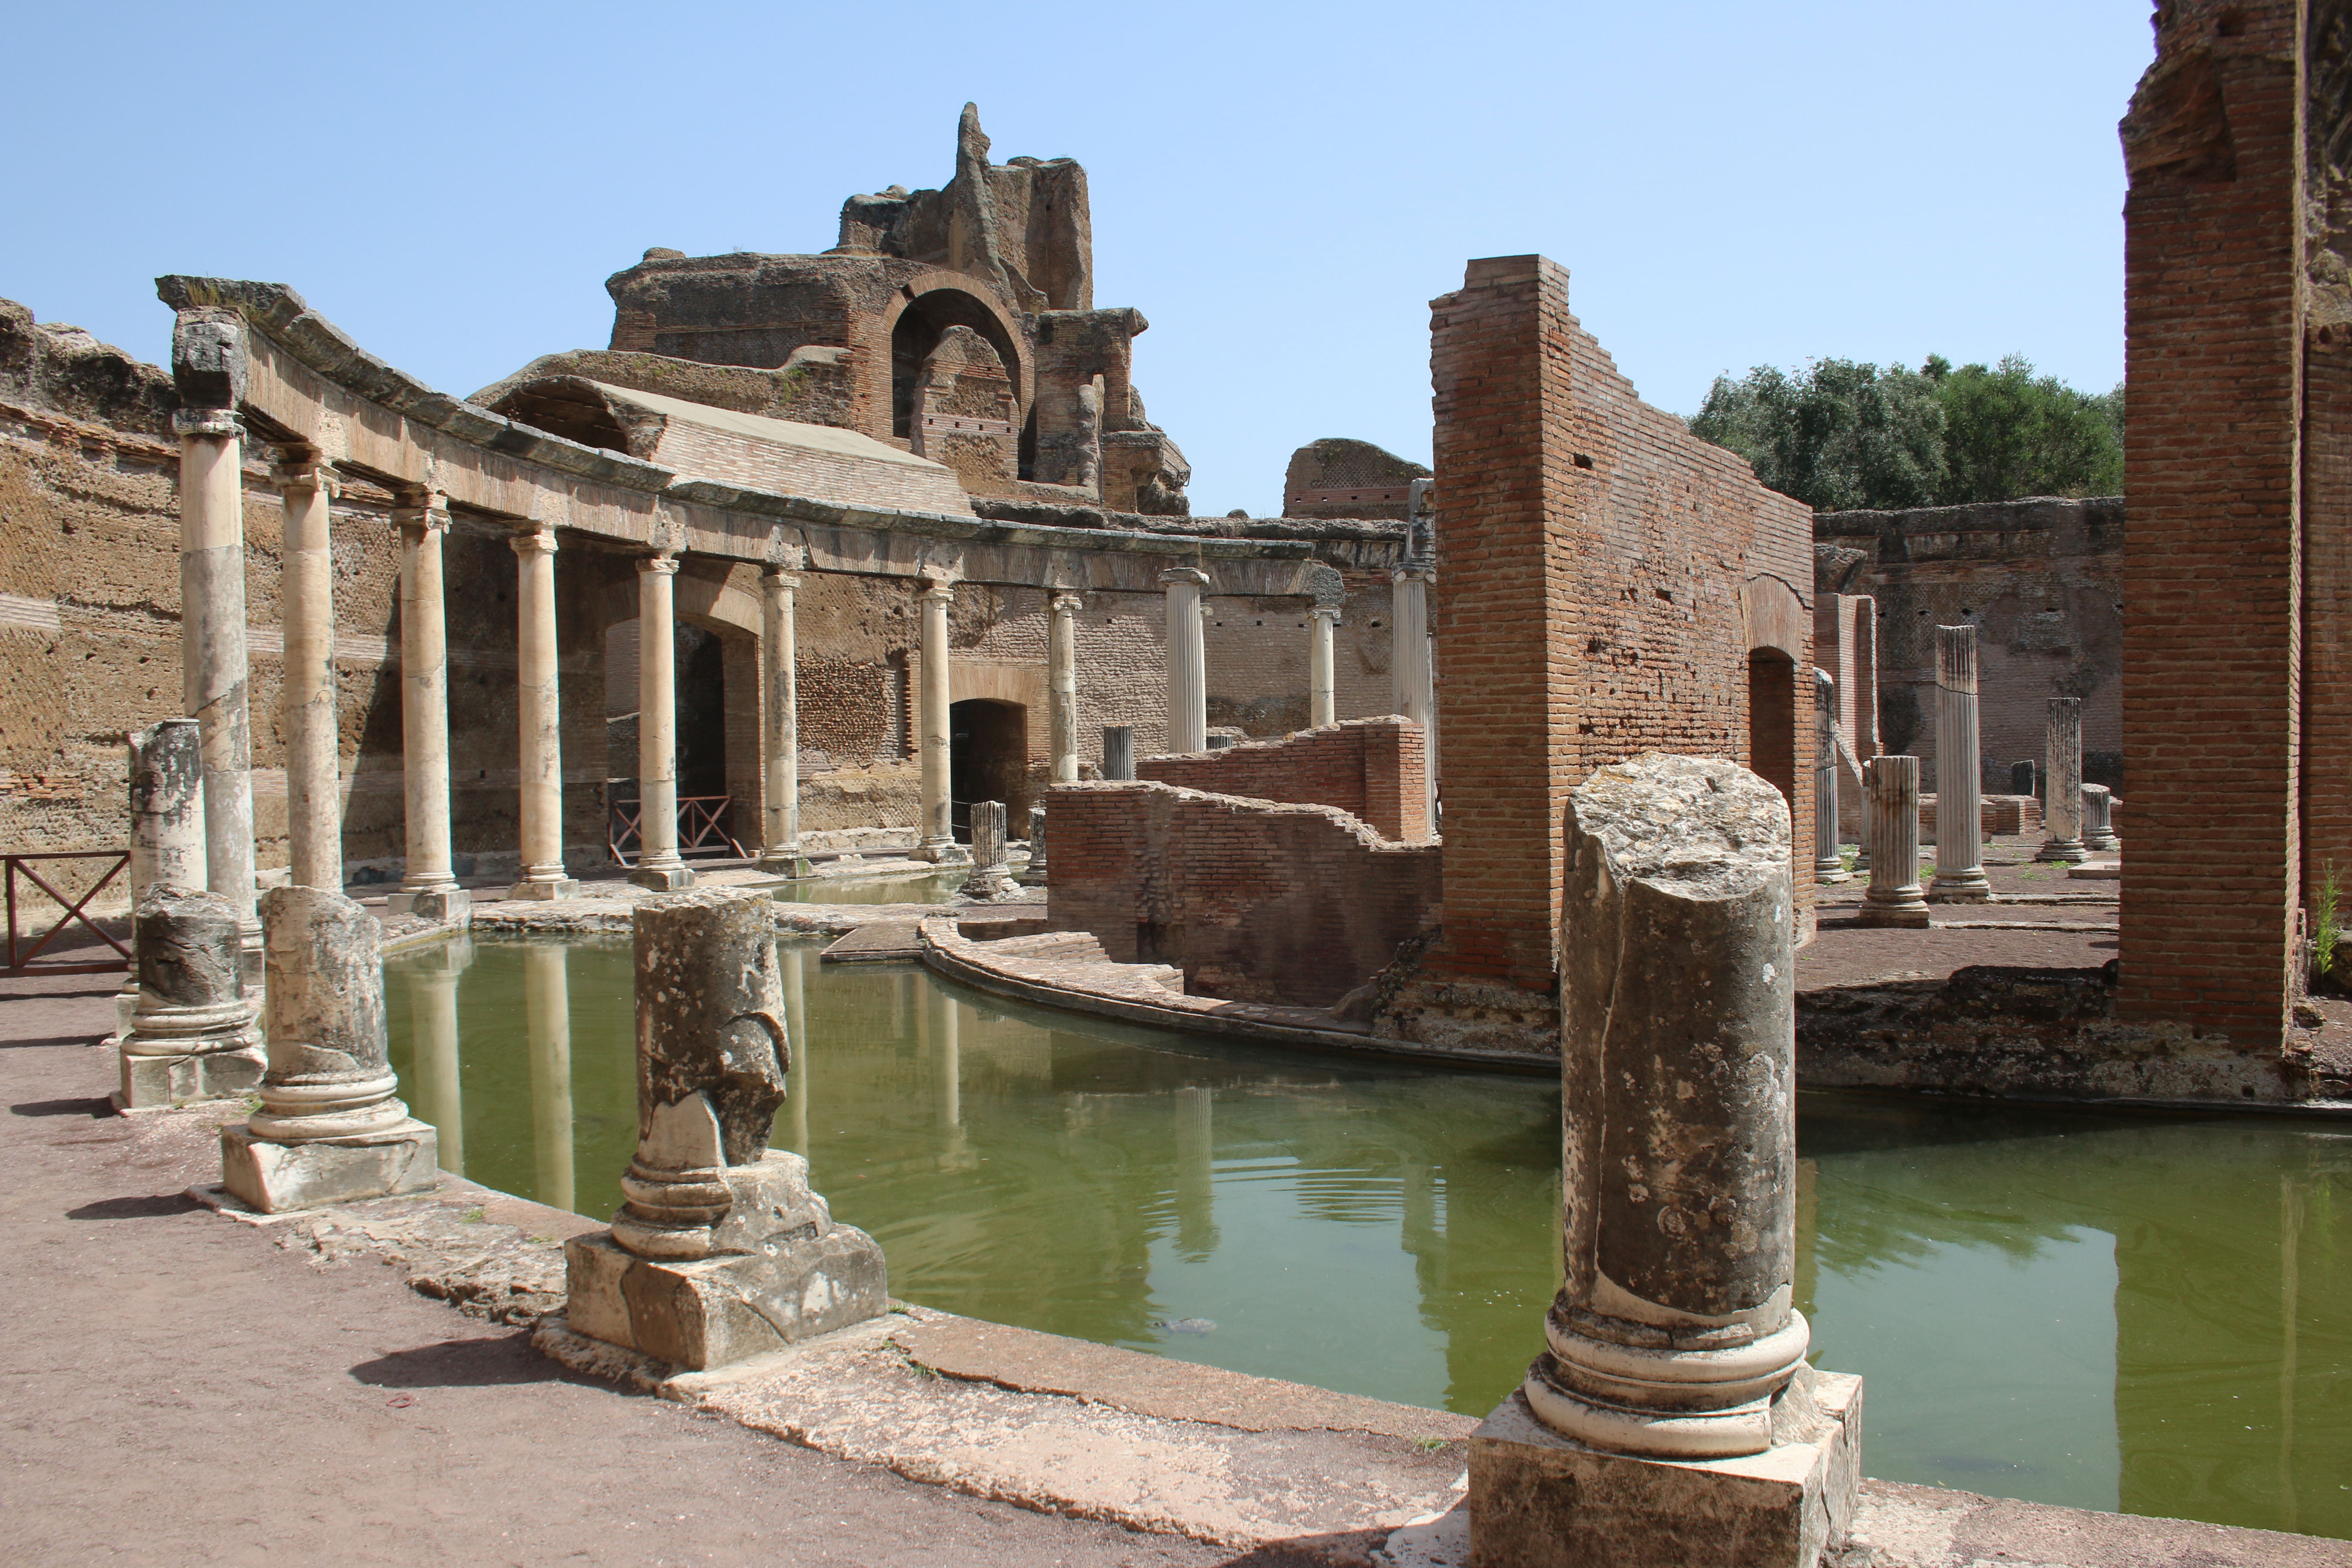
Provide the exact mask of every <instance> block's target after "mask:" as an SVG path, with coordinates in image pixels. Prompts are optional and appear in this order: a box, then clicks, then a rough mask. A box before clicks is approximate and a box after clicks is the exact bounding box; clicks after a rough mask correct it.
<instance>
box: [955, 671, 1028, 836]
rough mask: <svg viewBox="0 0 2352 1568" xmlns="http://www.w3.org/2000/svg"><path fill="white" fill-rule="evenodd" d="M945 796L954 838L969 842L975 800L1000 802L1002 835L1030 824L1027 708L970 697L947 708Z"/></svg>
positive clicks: (1020, 832) (1022, 833)
mask: <svg viewBox="0 0 2352 1568" xmlns="http://www.w3.org/2000/svg"><path fill="white" fill-rule="evenodd" d="M948 798H949V799H950V801H951V802H953V804H954V813H955V836H956V837H957V838H958V839H960V840H962V841H963V842H965V843H970V842H971V807H972V803H973V802H974V801H982V800H1001V801H1003V803H1004V815H1005V837H1008V838H1022V837H1027V836H1028V827H1029V710H1027V709H1026V708H1024V707H1023V706H1021V704H1019V703H1018V702H1000V701H997V700H993V699H991V698H983V697H975V698H972V699H971V700H968V701H963V702H957V703H952V704H950V706H949V708H948Z"/></svg>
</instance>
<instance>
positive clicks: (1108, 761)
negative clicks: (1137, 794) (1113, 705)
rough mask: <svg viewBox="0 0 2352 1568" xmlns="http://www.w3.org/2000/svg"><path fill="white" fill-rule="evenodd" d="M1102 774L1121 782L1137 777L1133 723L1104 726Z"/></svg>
mask: <svg viewBox="0 0 2352 1568" xmlns="http://www.w3.org/2000/svg"><path fill="white" fill-rule="evenodd" d="M1102 775H1103V777H1104V778H1106V779H1110V780H1114V781H1117V782H1120V783H1125V782H1127V781H1129V780H1132V779H1133V778H1134V777H1135V727H1134V726H1133V725H1131V724H1106V725H1104V726H1103V760H1102Z"/></svg>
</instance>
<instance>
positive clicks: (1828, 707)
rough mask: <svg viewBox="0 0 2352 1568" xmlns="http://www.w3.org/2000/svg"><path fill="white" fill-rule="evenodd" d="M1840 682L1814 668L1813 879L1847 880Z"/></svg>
mask: <svg viewBox="0 0 2352 1568" xmlns="http://www.w3.org/2000/svg"><path fill="white" fill-rule="evenodd" d="M1837 743H1838V726H1837V683H1836V682H1835V681H1833V680H1832V679H1830V674H1829V671H1827V670H1825V669H1815V670H1814V671H1813V880H1815V881H1816V882H1843V881H1844V880H1845V879H1846V869H1845V855H1844V852H1843V850H1841V849H1840V848H1839V847H1838V798H1837Z"/></svg>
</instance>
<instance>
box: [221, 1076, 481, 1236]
mask: <svg viewBox="0 0 2352 1568" xmlns="http://www.w3.org/2000/svg"><path fill="white" fill-rule="evenodd" d="M394 1103H395V1104H396V1103H398V1102H397V1101H394ZM439 1173H440V1139H439V1137H438V1135H437V1134H436V1132H435V1131H434V1130H433V1129H432V1128H430V1127H428V1126H426V1125H425V1123H424V1122H422V1121H412V1120H409V1119H407V1118H405V1117H404V1118H403V1119H402V1120H401V1121H400V1122H398V1123H397V1124H395V1125H394V1126H392V1127H390V1128H388V1129H386V1130H385V1131H382V1132H379V1133H375V1134H372V1135H364V1134H363V1135H359V1136H354V1137H350V1138H336V1139H320V1140H313V1141H311V1142H303V1143H280V1142H275V1141H272V1140H269V1139H264V1138H259V1137H257V1136H255V1134H254V1132H253V1130H252V1128H251V1126H250V1125H249V1124H248V1125H247V1126H244V1127H224V1128H222V1129H221V1185H223V1186H225V1187H226V1188H227V1189H228V1190H229V1192H230V1193H231V1194H233V1195H234V1196H236V1198H237V1199H239V1200H240V1201H241V1202H244V1203H246V1204H247V1205H251V1206H252V1207H254V1208H257V1209H258V1210H260V1211H261V1212H262V1213H263V1214H283V1213H284V1212H286V1211H287V1210H289V1209H307V1208H316V1207H318V1206H319V1205H322V1204H341V1203H351V1202H354V1201H356V1200H359V1199H362V1198H382V1197H394V1196H398V1195H399V1194H404V1193H422V1192H429V1191H431V1190H432V1187H433V1184H434V1182H435V1181H436V1179H437V1178H438V1176H439Z"/></svg>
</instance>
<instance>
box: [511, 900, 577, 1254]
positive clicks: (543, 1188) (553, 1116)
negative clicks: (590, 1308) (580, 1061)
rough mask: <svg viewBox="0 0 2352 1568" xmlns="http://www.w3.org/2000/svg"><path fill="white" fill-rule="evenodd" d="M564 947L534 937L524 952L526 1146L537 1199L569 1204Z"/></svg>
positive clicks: (568, 1009)
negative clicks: (527, 1095)
mask: <svg viewBox="0 0 2352 1568" xmlns="http://www.w3.org/2000/svg"><path fill="white" fill-rule="evenodd" d="M565 967H566V966H565V963H564V950H563V948H562V945H561V944H559V943H556V942H533V943H531V944H530V946H529V947H526V948H525V949H523V952H522V1006H523V1032H524V1034H525V1035H527V1036H528V1037H529V1038H530V1122H531V1129H530V1146H531V1150H532V1152H533V1153H534V1154H535V1155H536V1156H537V1158H536V1162H535V1163H536V1164H537V1167H538V1173H539V1192H538V1194H537V1196H538V1198H539V1201H540V1202H541V1203H543V1204H545V1205H548V1206H549V1207H550V1208H559V1209H568V1208H570V1207H571V1206H572V1001H571V997H570V995H569V994H568V993H567V990H566V987H565V978H566V976H565V973H564V971H565Z"/></svg>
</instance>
